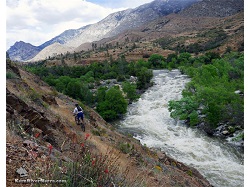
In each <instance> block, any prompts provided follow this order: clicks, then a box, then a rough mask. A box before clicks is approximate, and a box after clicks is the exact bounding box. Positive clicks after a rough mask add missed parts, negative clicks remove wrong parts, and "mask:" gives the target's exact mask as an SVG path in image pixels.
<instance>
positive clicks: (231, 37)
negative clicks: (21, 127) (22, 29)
mask: <svg viewBox="0 0 250 187" xmlns="http://www.w3.org/2000/svg"><path fill="white" fill-rule="evenodd" d="M93 43H94V44H95V45H96V46H99V47H97V48H96V49H94V50H92V45H91V43H85V44H82V45H80V46H79V47H78V48H76V49H75V52H76V53H75V54H71V55H66V56H64V57H63V59H64V62H65V63H66V64H68V65H76V64H86V63H91V62H101V61H104V60H108V61H109V60H110V59H111V58H112V59H113V60H115V59H117V58H119V57H120V56H121V55H125V58H126V59H127V60H128V61H136V60H139V59H143V58H144V59H145V60H147V58H148V57H149V56H150V55H151V54H154V53H158V54H161V55H163V56H165V57H167V55H169V54H171V53H175V52H176V51H178V52H185V51H187V52H189V53H192V54H193V55H197V54H200V53H206V52H208V51H213V52H216V53H219V54H223V53H225V52H226V51H227V50H233V51H243V50H244V12H240V13H238V14H234V15H232V16H228V17H203V18H200V17H186V16H182V15H180V14H170V15H168V16H164V17H162V18H159V19H157V20H155V21H152V22H150V23H148V24H146V25H143V26H141V27H140V28H138V29H134V30H129V31H126V32H123V33H121V34H118V35H116V36H114V37H110V38H105V39H102V40H99V41H96V42H93ZM74 56H75V57H77V59H74ZM61 59H62V57H61V56H57V57H54V58H52V59H50V60H47V61H46V64H48V65H53V64H54V65H55V64H57V65H60V64H61Z"/></svg>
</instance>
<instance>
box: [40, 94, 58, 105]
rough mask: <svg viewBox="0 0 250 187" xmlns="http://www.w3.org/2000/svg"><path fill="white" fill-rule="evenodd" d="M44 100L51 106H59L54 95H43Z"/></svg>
mask: <svg viewBox="0 0 250 187" xmlns="http://www.w3.org/2000/svg"><path fill="white" fill-rule="evenodd" d="M42 99H43V101H44V102H46V103H48V104H50V105H58V104H57V102H56V99H55V97H54V96H52V95H43V96H42Z"/></svg>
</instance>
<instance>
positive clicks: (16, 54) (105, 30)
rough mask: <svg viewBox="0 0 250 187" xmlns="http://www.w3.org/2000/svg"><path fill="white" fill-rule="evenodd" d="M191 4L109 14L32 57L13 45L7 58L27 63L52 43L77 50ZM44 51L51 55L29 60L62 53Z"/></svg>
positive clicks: (175, 2)
mask: <svg viewBox="0 0 250 187" xmlns="http://www.w3.org/2000/svg"><path fill="white" fill-rule="evenodd" d="M194 2H197V0H188V1H186V0H185V1H184V0H168V1H166V0H155V1H153V2H152V3H148V4H145V5H142V6H139V7H137V8H135V9H127V10H124V11H120V12H116V13H113V14H110V15H109V16H107V17H106V18H104V19H103V20H101V21H99V22H98V23H95V24H92V25H88V26H84V27H81V28H79V29H75V30H74V29H71V30H67V31H65V32H63V33H62V34H60V35H59V36H56V37H55V38H53V39H51V40H50V41H47V42H45V43H44V44H42V45H40V46H38V47H35V46H33V47H34V49H35V50H36V51H34V52H33V53H32V55H29V54H27V53H25V52H26V48H25V47H26V46H23V47H18V46H16V45H13V46H11V48H10V49H9V50H8V51H7V52H8V53H9V54H10V57H11V59H12V60H20V61H27V60H30V59H32V58H33V57H34V54H37V50H39V51H41V50H43V49H44V48H46V47H48V46H50V45H52V44H53V43H55V42H57V43H60V44H62V45H63V46H65V50H66V49H67V47H73V48H76V47H78V46H79V45H81V44H83V43H86V42H93V41H98V40H100V39H103V38H107V37H112V36H115V35H117V34H119V33H121V32H124V31H126V30H129V29H133V28H137V27H139V26H141V25H143V24H146V23H148V22H150V21H152V20H155V19H157V18H159V17H162V16H165V15H168V14H170V13H173V12H175V13H176V12H179V11H181V10H183V9H184V8H186V7H189V6H190V5H191V4H193V3H194ZM60 49H61V48H60ZM47 51H50V52H49V53H48V52H46V53H45V52H42V53H38V54H37V55H36V58H34V59H32V60H33V61H34V60H40V59H45V58H47V57H49V56H55V54H61V53H63V51H61V50H59V49H58V48H53V49H52V47H50V50H47ZM70 51H73V50H70ZM23 53H25V54H23ZM45 54H46V55H45ZM23 56H25V58H22V57H23Z"/></svg>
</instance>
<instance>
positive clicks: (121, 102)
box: [97, 87, 128, 121]
mask: <svg viewBox="0 0 250 187" xmlns="http://www.w3.org/2000/svg"><path fill="white" fill-rule="evenodd" d="M127 105H128V103H127V102H126V100H125V99H124V97H123V95H122V92H121V91H120V90H119V89H118V88H115V87H112V88H110V89H109V90H108V91H107V92H106V95H105V100H104V101H103V102H101V103H98V105H97V111H98V112H99V114H100V115H101V116H102V117H103V118H104V119H105V120H108V121H112V120H115V119H117V118H118V117H119V116H120V115H121V114H125V113H126V111H127Z"/></svg>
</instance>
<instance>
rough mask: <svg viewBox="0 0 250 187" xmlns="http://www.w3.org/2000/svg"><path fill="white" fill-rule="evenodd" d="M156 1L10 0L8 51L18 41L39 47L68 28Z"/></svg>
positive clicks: (8, 2)
mask: <svg viewBox="0 0 250 187" xmlns="http://www.w3.org/2000/svg"><path fill="white" fill-rule="evenodd" d="M151 1H152V0H136V1H135V0H123V1H118V0H70V1H69V0H6V50H8V49H9V47H10V46H12V45H14V43H15V42H16V41H24V42H27V43H31V44H32V45H35V46H38V45H41V44H42V43H44V42H46V41H48V40H50V39H52V38H53V37H55V36H57V35H59V34H61V33H62V32H63V31H65V30H67V29H77V28H80V27H82V26H85V25H88V24H93V23H96V22H98V21H100V20H101V19H103V18H105V17H106V16H108V15H109V14H110V13H113V12H117V11H120V10H124V9H127V8H135V7H137V6H140V5H142V4H145V3H148V2H151Z"/></svg>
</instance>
